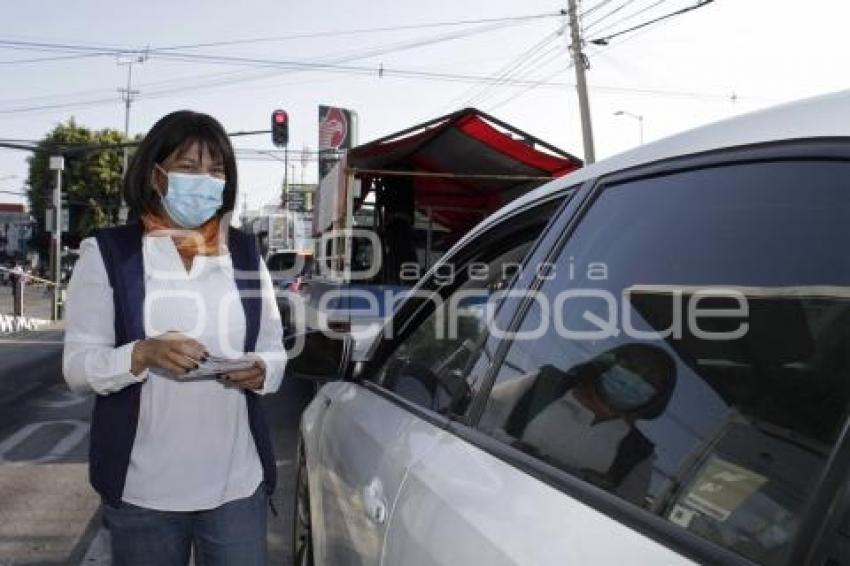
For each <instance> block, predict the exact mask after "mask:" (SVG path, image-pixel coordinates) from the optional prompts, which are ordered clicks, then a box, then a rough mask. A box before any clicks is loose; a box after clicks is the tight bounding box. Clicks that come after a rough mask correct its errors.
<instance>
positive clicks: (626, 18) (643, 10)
mask: <svg viewBox="0 0 850 566" xmlns="http://www.w3.org/2000/svg"><path fill="white" fill-rule="evenodd" d="M667 1H668V0H656V1H655V2H653V3H652V4H649V5H648V6H644V7H643V8H641V9H640V10H637V11H636V12H633V13H631V14H629V15H627V16H623V17H622V18H620V19H619V20H616V21H614V22H611V23H609V24H608V25H605V26H602V28H601V29H598V30H596V31H595V32H594V33H597V34H598V33H602V32H604V31H607V30H609V29H612V28H615V27H617V26H618V25H620V24H622V23H624V22H627V21H629V20H632V19H634V18H636V17H638V16H640V15H641V14H645V13H646V12H649V11H650V10H652V9H653V8H657V7H658V6H660V5H661V4H664V3H665V2H667ZM585 31H590V27H588V28H586V30H585Z"/></svg>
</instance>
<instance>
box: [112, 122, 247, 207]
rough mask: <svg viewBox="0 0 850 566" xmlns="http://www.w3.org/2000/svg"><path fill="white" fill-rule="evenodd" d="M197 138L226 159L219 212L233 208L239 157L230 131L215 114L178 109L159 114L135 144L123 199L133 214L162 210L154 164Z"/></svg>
mask: <svg viewBox="0 0 850 566" xmlns="http://www.w3.org/2000/svg"><path fill="white" fill-rule="evenodd" d="M194 142H198V143H200V144H203V145H204V146H206V147H207V149H208V150H209V152H210V154H212V156H213V157H214V158H221V160H222V161H223V162H224V175H225V183H224V194H223V195H222V197H223V198H222V201H223V202H222V205H221V208H219V209H218V212H217V213H216V214H217V215H218V216H219V217H220V216H222V215H224V214H225V213H227V212H230V211H231V210H233V207H234V204H235V203H236V157H235V156H234V154H233V146H232V145H231V144H230V138H229V137H227V132H225V131H224V128H223V127H222V126H221V124H220V123H219V122H218V120H216V119H215V118H213V117H212V116H208V115H207V114H201V113H199V112H192V111H191V110H178V111H177V112H172V113H171V114H168V115H166V116H163V117H162V118H160V119H159V121H158V122H157V123H156V124H154V125H153V127H152V128H151V129H150V131H149V132H148V133H147V135H146V136H145V138H144V139H143V140H142V142H141V143H140V144H139V147H138V148H136V152H135V154H134V155H133V160H132V161H131V162H130V166H129V167H128V169H127V175H126V176H125V177H124V200H125V201H126V203H127V206H128V207H129V208H130V218H138V217H139V216H141V215H142V214H143V213H146V212H151V213H156V212H158V211H159V210H160V201H159V196H158V195H157V193H156V191H155V190H154V188H153V187H152V186H151V173H152V172H153V169H154V165H155V164H157V163H162V162H163V161H165V160H166V159H167V158H168V156H169V155H171V154H172V153H174V152H175V151H177V150H181V149H183V148H185V147H187V146H189V145H190V144H192V143H194Z"/></svg>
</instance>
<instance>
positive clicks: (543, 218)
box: [308, 195, 563, 564]
mask: <svg viewBox="0 0 850 566" xmlns="http://www.w3.org/2000/svg"><path fill="white" fill-rule="evenodd" d="M562 198H563V195H561V196H560V197H559V198H553V199H549V200H548V201H547V204H545V205H541V206H539V207H537V209H536V210H535V211H534V212H533V213H528V214H526V215H524V216H523V218H522V219H517V220H516V221H517V224H516V226H515V228H514V229H512V230H511V231H510V233H507V232H503V231H499V232H498V233H489V234H485V235H482V237H481V238H478V239H476V240H475V241H473V242H471V243H470V244H469V245H467V246H465V247H464V248H463V249H462V250H460V251H459V252H458V253H456V254H455V255H454V256H453V257H452V258H449V259H448V260H446V261H444V262H443V263H442V265H443V266H448V265H451V266H453V267H452V271H453V274H452V275H451V276H449V275H447V274H446V273H447V271H445V270H444V271H439V270H438V272H439V273H437V274H433V275H431V276H429V277H427V278H426V279H425V281H424V282H423V284H422V285H421V286H420V287H419V288H418V289H417V290H416V291H415V292H414V293H413V295H412V296H411V298H410V299H409V300H408V301H407V302H406V303H405V304H404V305H403V306H402V308H401V309H399V313H398V314H397V316H396V317H395V318H394V319H393V321H392V324H391V326H390V327H387V328H385V332H384V334H385V335H387V338H385V340H384V341H383V342H382V343H381V344H380V345H379V346H377V347H376V350H378V352H377V353H376V354H375V358H374V363H371V364H369V365H367V367H366V368H365V369H364V373H363V375H362V376H361V377H360V379H359V380H357V381H355V382H337V383H331V384H328V385H326V386H325V387H323V388H322V389H321V391H320V392H319V399H318V400H317V402H314V403H313V406H316V405H318V406H323V407H325V408H324V411H323V414H322V416H321V419H320V420H321V434H320V435H319V441H318V455H319V461H320V464H319V465H318V466H316V467H315V470H314V471H315V475H316V477H318V478H319V480H318V485H317V486H316V487H313V493H317V491H316V490H317V489H318V495H317V496H316V502H315V504H314V508H319V509H320V510H321V511H320V512H321V517H320V519H319V521H320V523H321V526H320V528H319V529H317V531H319V534H318V536H317V537H316V538H317V541H316V546H317V550H316V553H317V563H321V564H378V563H379V562H380V558H381V554H382V550H383V543H384V537H385V533H386V526H387V525H388V524H389V521H390V517H391V515H392V509H393V506H394V504H395V500H396V496H397V494H398V491H399V489H400V487H401V485H402V482H403V479H404V474H405V472H406V470H407V469H408V468H409V467H410V465H411V464H412V463H414V462H416V461H417V460H419V459H420V458H421V457H422V456H423V455H424V454H427V453H428V452H430V451H431V450H432V449H433V448H434V445H435V444H436V443H437V442H439V440H440V438H441V437H442V432H441V430H442V427H444V426H446V424H447V423H448V419H447V418H446V417H445V413H446V412H448V411H449V409H450V408H451V407H456V406H462V405H465V404H467V403H468V402H469V400H470V399H471V394H470V389H469V387H467V384H466V382H465V381H464V380H462V379H458V377H457V376H458V372H460V371H461V370H462V369H463V368H464V367H465V366H466V365H467V364H468V363H469V361H470V359H472V355H473V353H474V352H476V351H477V348H478V347H479V346H480V344H481V338H482V334H481V330H482V329H483V328H484V327H485V325H484V323H485V319H484V317H485V313H486V312H487V303H488V300H489V299H490V298H491V297H493V296H494V295H495V294H497V293H498V292H499V291H500V290H501V289H503V288H504V286H505V285H506V281H508V280H509V279H511V278H512V277H513V276H514V271H512V270H511V269H504V268H506V267H508V268H509V267H510V266H512V265H517V264H518V262H521V261H522V260H523V258H524V257H525V255H526V254H527V252H528V250H529V249H530V247H531V246H532V245H533V243H534V241H535V240H536V238H537V236H538V235H539V234H540V232H541V231H542V230H543V227H544V226H545V224H546V222H547V221H548V220H549V217H550V216H551V214H552V212H553V211H554V210H555V209H556V208H557V206H559V204H560V201H561V199H562ZM470 266H474V273H475V275H476V276H475V277H473V278H470V277H469V276H468V271H467V270H466V268H468V267H470ZM458 269H459V270H460V272H458V271H456V270H458ZM450 307H451V308H452V309H454V310H456V311H459V312H460V317H459V318H457V319H454V320H452V321H450V320H448V319H447V318H446V317H445V316H444V315H445V314H446V313H447V312H448V311H449V310H451V309H450ZM438 337H440V338H439V339H438ZM308 418H310V420H311V421H312V420H315V419H312V417H308ZM313 436H314V435H313ZM311 487H312V486H311Z"/></svg>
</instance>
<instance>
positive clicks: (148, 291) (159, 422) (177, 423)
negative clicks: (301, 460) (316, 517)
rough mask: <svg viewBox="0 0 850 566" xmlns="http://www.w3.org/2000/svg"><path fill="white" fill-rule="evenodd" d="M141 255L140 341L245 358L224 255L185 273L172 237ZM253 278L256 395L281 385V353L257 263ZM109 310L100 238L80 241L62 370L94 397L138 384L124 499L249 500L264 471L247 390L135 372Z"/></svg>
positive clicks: (198, 506) (155, 503)
mask: <svg viewBox="0 0 850 566" xmlns="http://www.w3.org/2000/svg"><path fill="white" fill-rule="evenodd" d="M142 252H143V258H144V271H145V301H144V325H145V335H146V336H148V337H154V336H159V335H161V334H164V333H166V332H170V331H177V332H181V333H183V334H185V335H187V336H189V337H191V338H194V339H195V340H197V341H199V342H200V343H201V344H203V345H204V346H205V347H206V348H207V351H208V352H209V353H210V354H211V355H213V356H222V357H228V358H236V357H240V356H242V355H243V352H242V350H243V341H244V339H245V330H246V323H245V314H244V311H243V309H242V303H241V301H240V299H239V292H238V290H237V288H236V283H235V281H234V278H233V264H232V262H231V257H230V255H229V254H226V255H221V256H197V257H195V259H194V262H193V264H192V267H191V269H190V270H189V271H188V272H187V271H186V269H185V267H184V265H183V262H182V260H181V259H180V256H179V254H178V253H177V248H176V247H175V245H174V243H173V241H172V239H171V238H170V237H167V236H145V237H144V238H143V245H142ZM259 277H260V281H261V292H262V314H261V322H260V332H259V336H258V339H257V346H256V355H257V356H259V358H261V359H262V360H263V362H265V364H266V376H265V383H264V386H263V389H262V391H260V392H258V393H261V394H265V393H273V392H275V391H277V389H278V388H279V387H280V382H281V380H282V379H283V370H284V366H285V364H286V354H285V352H284V349H283V341H282V338H283V328H282V326H281V321H280V314H279V312H278V309H277V303H276V300H275V295H274V288H273V285H272V282H271V278H270V276H269V273H268V270H267V268H266V266H265V264H264V263H262V262H261V266H260V273H259ZM113 310H114V307H113V302H112V287H111V286H110V284H109V279H108V276H107V274H106V269H105V267H104V264H103V259H102V257H101V255H100V250H99V249H98V245H97V241H96V240H95V239H94V238H87V239H86V240H83V242H82V244H81V246H80V258H79V260H78V261H77V264H76V266H75V268H74V273H73V275H72V277H71V281H70V283H69V285H68V293H67V299H66V307H65V318H66V322H65V350H64V356H63V371H64V374H65V380H66V381H67V382H68V385H69V386H70V387H71V389H72V390H74V391H78V392H84V391H94V392H95V393H97V394H99V395H108V394H110V393H112V392H114V391H118V390H120V389H122V388H124V387H126V386H128V385H131V384H133V383H138V382H142V391H141V406H140V412H139V424H138V428H137V432H136V439H135V442H134V444H133V450H132V453H131V456H130V466H129V469H128V470H127V481H126V484H125V486H124V493H123V496H122V499H123V500H124V501H126V502H128V503H131V504H133V505H138V506H141V507H145V508H149V509H158V510H162V511H198V510H203V509H212V508H215V507H218V506H220V505H222V504H224V503H227V502H228V501H232V500H234V499H239V498H243V497H248V496H250V495H251V494H252V493H253V492H254V491H255V490H256V489H257V486H258V485H259V484H260V482H261V481H262V476H263V473H262V466H261V464H260V459H259V456H258V454H257V450H256V446H255V445H254V440H253V437H252V436H251V431H250V429H249V424H248V409H247V404H246V402H245V392H244V391H243V390H241V389H236V388H229V387H225V385H223V384H222V383H220V382H218V381H216V380H214V379H209V378H207V379H198V380H182V381H181V380H180V379H175V378H171V377H169V376H168V375H167V374H166V373H164V372H160V371H157V370H153V369H152V370H145V371H143V372H142V373H141V374H140V375H138V376H136V375H133V374H132V373H130V364H131V354H132V351H133V345H134V344H135V343H130V344H126V345H124V346H121V347H118V348H116V347H115V331H114V326H113V325H114V312H113ZM254 394H256V393H251V392H249V393H248V395H254Z"/></svg>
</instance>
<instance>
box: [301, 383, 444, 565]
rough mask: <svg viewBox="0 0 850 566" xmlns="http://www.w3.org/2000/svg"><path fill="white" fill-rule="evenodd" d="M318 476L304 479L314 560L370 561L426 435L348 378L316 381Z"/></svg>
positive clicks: (408, 416)
mask: <svg viewBox="0 0 850 566" xmlns="http://www.w3.org/2000/svg"><path fill="white" fill-rule="evenodd" d="M314 405H318V406H322V407H324V410H323V414H322V416H321V434H320V435H318V437H317V438H318V443H317V447H318V462H319V464H318V465H317V466H315V469H314V470H313V471H312V472H313V474H314V476H315V477H316V478H318V481H317V484H315V485H312V486H311V493H312V494H314V497H315V498H316V500H315V502H314V505H313V508H314V509H315V510H318V511H319V514H318V515H317V516H316V517H314V522H315V524H316V526H317V528H316V533H317V537H316V539H317V540H316V541H315V543H316V563H317V564H340V565H347V564H364V565H366V564H378V562H379V559H380V555H381V550H382V546H383V541H384V534H385V529H386V526H387V521H388V519H389V514H390V511H391V506H392V504H393V503H394V501H395V496H396V494H397V493H398V489H399V486H400V484H401V480H402V478H403V476H404V472H405V470H406V468H407V466H408V464H409V463H410V462H411V461H413V460H415V459H416V458H417V457H418V456H419V455H420V454H422V453H424V452H427V451H428V450H429V449H430V447H431V445H432V444H433V442H435V441H436V437H435V436H434V435H430V434H428V431H422V430H421V429H422V427H421V423H420V422H419V419H417V417H416V415H415V414H414V413H411V412H410V411H408V410H406V409H404V408H402V407H400V406H399V405H398V404H396V403H392V402H390V401H388V400H387V399H385V398H384V397H382V396H381V395H379V394H377V393H375V392H374V391H371V390H369V389H368V388H366V387H364V386H362V385H359V384H356V383H352V382H344V381H340V382H335V383H330V384H328V385H326V386H324V387H323V388H322V389H321V390H320V392H319V394H318V399H317V402H316V403H314Z"/></svg>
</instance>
